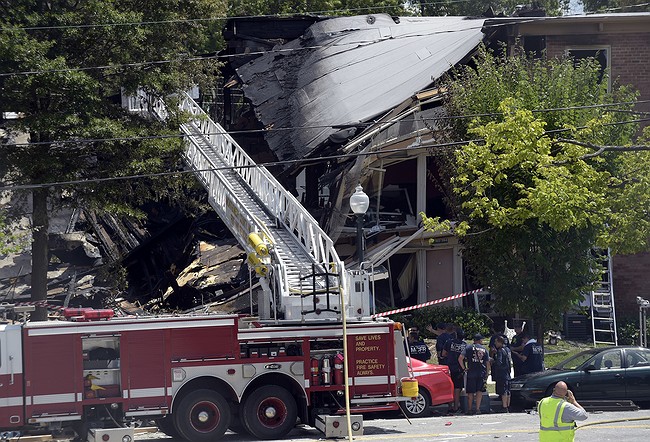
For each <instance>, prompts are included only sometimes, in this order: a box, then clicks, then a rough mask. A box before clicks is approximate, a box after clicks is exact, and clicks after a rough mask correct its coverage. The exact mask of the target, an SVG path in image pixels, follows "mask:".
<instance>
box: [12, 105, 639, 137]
mask: <svg viewBox="0 0 650 442" xmlns="http://www.w3.org/2000/svg"><path fill="white" fill-rule="evenodd" d="M645 103H650V100H639V101H618V102H615V103H601V104H591V105H583V106H566V107H556V108H545V109H531V110H530V111H531V112H533V113H543V112H556V111H570V110H581V109H597V108H608V107H612V106H622V105H632V104H645ZM606 111H607V112H624V113H632V114H636V115H648V114H650V112H644V111H629V110H627V109H606ZM498 115H503V113H502V112H490V113H482V114H466V115H441V116H437V117H428V118H403V119H398V118H394V119H390V120H386V121H381V123H382V124H388V123H400V122H412V123H414V122H419V121H438V120H452V119H465V118H476V117H494V116H498ZM377 123H380V122H375V121H373V122H367V123H360V124H356V125H354V126H371V125H373V124H377ZM333 127H334V126H332V125H331V124H320V125H319V124H313V125H307V126H297V127H277V128H271V129H247V130H232V131H225V130H224V131H223V132H209V133H206V134H205V135H248V134H256V133H270V132H283V131H292V130H306V129H328V128H333ZM184 137H185V135H183V134H173V135H148V136H137V137H112V138H79V139H74V140H59V141H34V142H25V143H1V144H0V146H10V147H27V146H43V145H65V144H80V143H100V142H114V141H148V140H164V139H175V138H184Z"/></svg>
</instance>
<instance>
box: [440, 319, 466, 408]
mask: <svg viewBox="0 0 650 442" xmlns="http://www.w3.org/2000/svg"><path fill="white" fill-rule="evenodd" d="M464 338H465V332H464V331H463V329H462V328H457V329H456V332H455V333H454V334H453V335H452V338H451V339H448V340H447V342H445V347H444V348H443V349H442V357H443V358H446V359H447V366H448V367H449V373H450V374H451V380H452V382H453V383H454V402H453V405H452V406H451V408H449V412H450V413H457V412H458V411H459V410H460V391H461V390H462V389H463V386H464V385H465V371H464V370H463V367H461V366H460V365H459V364H458V356H460V355H462V354H463V352H464V351H465V347H467V342H465V340H464Z"/></svg>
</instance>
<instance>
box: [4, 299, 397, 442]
mask: <svg viewBox="0 0 650 442" xmlns="http://www.w3.org/2000/svg"><path fill="white" fill-rule="evenodd" d="M64 313H66V314H67V316H71V315H76V317H75V318H74V319H77V320H76V321H71V320H61V321H48V322H26V323H6V324H2V325H0V428H1V429H2V431H9V432H18V431H20V432H21V434H27V433H29V432H30V431H31V430H40V431H43V430H45V429H46V430H49V431H57V430H59V431H65V430H69V429H70V430H74V431H75V432H76V434H78V435H80V436H81V435H87V434H88V431H89V430H90V429H93V428H102V427H120V426H125V425H127V424H128V423H129V422H130V421H135V420H148V419H152V420H153V419H155V420H157V422H158V424H159V427H160V428H161V429H162V430H163V431H165V432H166V433H168V434H170V435H173V436H180V437H182V438H184V439H187V440H190V441H197V442H203V441H205V442H207V441H212V440H216V439H218V438H219V437H221V436H222V435H223V434H224V432H225V431H226V430H227V429H228V428H230V429H231V430H233V431H236V432H241V431H245V432H247V433H249V434H251V435H252V436H254V437H257V438H259V439H278V438H282V437H283V436H284V435H286V434H287V433H288V432H289V431H290V430H291V429H292V428H293V427H294V425H295V424H296V421H297V419H300V421H301V422H304V423H311V424H313V423H314V421H315V419H316V417H317V416H318V415H333V414H334V415H335V414H342V413H343V412H344V408H345V406H344V404H345V401H344V394H343V393H344V386H343V370H342V368H343V367H342V360H343V358H342V352H343V335H342V328H341V324H340V323H338V324H336V323H331V324H326V323H323V324H314V323H309V324H306V323H303V324H300V323H296V324H286V323H283V324H279V325H277V326H273V325H264V326H260V324H259V323H256V322H255V321H253V320H247V318H245V317H241V316H237V315H202V316H168V317H119V318H108V317H110V316H112V313H113V312H112V311H111V310H108V311H104V310H94V311H93V310H88V309H83V310H80V311H75V310H72V311H71V310H64ZM104 313H106V316H107V318H106V319H105V320H99V319H101V318H102V316H103V315H104ZM92 319H94V320H92ZM347 330H348V336H347V349H348V353H349V354H348V358H349V362H348V370H349V388H350V402H351V408H352V410H353V412H355V413H357V412H359V413H360V412H364V411H379V410H385V409H396V408H397V406H398V401H400V400H404V399H406V398H405V397H402V396H401V384H400V380H401V379H402V377H406V376H408V375H409V372H408V367H407V365H406V360H407V358H406V356H405V354H404V344H403V340H404V337H403V334H402V331H401V327H400V325H399V324H398V323H394V322H391V321H358V322H355V323H350V324H349V325H348V328H347ZM80 439H81V440H84V438H83V437H80ZM104 440H106V438H104ZM124 442H129V440H128V438H127V439H125V440H124Z"/></svg>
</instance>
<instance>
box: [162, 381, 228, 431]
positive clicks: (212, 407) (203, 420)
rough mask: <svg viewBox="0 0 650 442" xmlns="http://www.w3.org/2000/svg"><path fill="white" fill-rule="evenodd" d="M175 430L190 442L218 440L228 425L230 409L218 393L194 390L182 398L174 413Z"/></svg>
mask: <svg viewBox="0 0 650 442" xmlns="http://www.w3.org/2000/svg"><path fill="white" fill-rule="evenodd" d="M174 415H175V420H174V422H175V423H176V429H177V430H178V432H179V433H180V435H181V436H182V437H183V439H187V440H189V441H192V442H211V441H213V440H216V439H220V438H221V437H222V436H223V434H224V433H225V432H226V430H227V429H228V425H230V416H231V414H230V407H229V406H228V402H226V400H225V399H224V398H223V396H221V395H220V394H219V393H216V392H214V391H212V390H196V391H193V392H191V393H189V394H188V395H187V396H185V397H184V398H183V400H182V401H181V402H180V404H179V405H178V409H177V410H176V411H175V412H174Z"/></svg>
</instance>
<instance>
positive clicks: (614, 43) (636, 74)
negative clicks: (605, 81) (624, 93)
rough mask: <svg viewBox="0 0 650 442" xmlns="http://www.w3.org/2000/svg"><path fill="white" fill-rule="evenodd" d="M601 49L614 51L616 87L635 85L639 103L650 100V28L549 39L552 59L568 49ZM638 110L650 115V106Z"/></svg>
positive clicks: (549, 50)
mask: <svg viewBox="0 0 650 442" xmlns="http://www.w3.org/2000/svg"><path fill="white" fill-rule="evenodd" d="M648 26H649V27H650V24H649V25H648ZM598 46H602V47H609V49H610V54H609V57H610V60H609V63H610V68H611V79H612V84H614V82H616V83H618V84H621V85H632V86H634V87H635V88H636V89H637V90H638V91H639V92H640V96H639V101H644V100H650V28H649V29H648V32H644V33H632V34H600V35H593V34H591V35H549V36H547V37H546V53H547V55H548V56H549V57H558V56H562V55H563V54H564V53H565V51H566V49H567V48H576V47H598ZM638 109H639V110H643V111H650V103H642V104H639V105H638Z"/></svg>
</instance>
